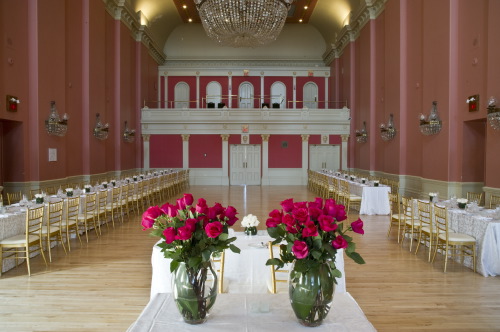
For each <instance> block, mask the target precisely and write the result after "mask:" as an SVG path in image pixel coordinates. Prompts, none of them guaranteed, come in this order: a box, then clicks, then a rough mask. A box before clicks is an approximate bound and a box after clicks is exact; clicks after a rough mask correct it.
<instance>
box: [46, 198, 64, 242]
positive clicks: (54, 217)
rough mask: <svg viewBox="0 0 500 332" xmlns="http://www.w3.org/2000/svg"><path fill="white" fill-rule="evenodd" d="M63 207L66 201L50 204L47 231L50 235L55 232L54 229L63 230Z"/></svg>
mask: <svg viewBox="0 0 500 332" xmlns="http://www.w3.org/2000/svg"><path fill="white" fill-rule="evenodd" d="M63 205H64V201H63V200H61V201H59V202H55V203H51V202H49V218H48V222H47V231H48V233H49V234H50V233H51V232H53V230H51V228H52V229H54V228H55V227H57V228H59V229H60V228H61V222H62V217H63Z"/></svg>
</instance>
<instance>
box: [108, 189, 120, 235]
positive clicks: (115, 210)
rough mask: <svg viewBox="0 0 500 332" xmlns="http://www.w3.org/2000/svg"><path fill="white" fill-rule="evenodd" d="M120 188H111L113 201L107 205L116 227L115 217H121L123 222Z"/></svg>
mask: <svg viewBox="0 0 500 332" xmlns="http://www.w3.org/2000/svg"><path fill="white" fill-rule="evenodd" d="M120 191H121V190H120V188H118V187H114V188H113V189H111V202H110V203H108V204H107V205H106V210H107V211H108V212H109V213H111V222H112V223H113V227H115V218H120V219H121V222H122V223H123V213H122V202H121V198H120V194H121V193H120Z"/></svg>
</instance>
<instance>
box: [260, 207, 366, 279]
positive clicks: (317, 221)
mask: <svg viewBox="0 0 500 332" xmlns="http://www.w3.org/2000/svg"><path fill="white" fill-rule="evenodd" d="M346 219H347V214H346V211H345V207H344V206H343V205H340V204H336V202H335V201H334V200H333V199H327V200H324V201H323V199H322V198H316V199H315V201H313V202H294V201H293V199H291V198H290V199H286V200H284V201H283V202H281V210H277V209H276V210H273V211H271V212H270V213H269V219H267V221H266V226H267V232H268V233H269V235H270V236H271V237H272V238H273V239H275V240H274V241H273V244H280V258H274V259H269V260H268V261H267V263H266V264H267V265H277V266H278V267H280V268H281V267H283V266H284V265H285V263H292V262H294V263H295V267H294V269H295V270H296V271H299V272H307V271H308V270H310V269H312V268H315V267H317V266H318V265H320V264H324V263H327V264H329V265H330V267H331V269H332V271H333V275H334V276H335V277H341V273H340V271H339V270H337V269H336V267H335V255H336V253H337V250H338V249H345V253H346V255H347V256H348V257H350V258H352V259H353V260H354V261H355V262H356V263H358V264H364V263H365V261H364V260H363V258H362V257H361V256H360V255H359V254H358V253H357V252H356V251H355V250H356V245H355V243H354V242H353V241H352V237H350V236H349V235H347V234H346V233H347V232H348V231H353V232H354V233H358V234H364V230H363V221H362V220H361V219H358V220H356V221H354V222H352V223H351V224H350V225H346V224H345V223H344V221H345V220H346Z"/></svg>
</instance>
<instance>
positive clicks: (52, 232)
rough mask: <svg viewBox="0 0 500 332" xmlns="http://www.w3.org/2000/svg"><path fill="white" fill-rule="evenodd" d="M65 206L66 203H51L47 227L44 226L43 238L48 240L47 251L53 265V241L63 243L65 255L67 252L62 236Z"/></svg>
mask: <svg viewBox="0 0 500 332" xmlns="http://www.w3.org/2000/svg"><path fill="white" fill-rule="evenodd" d="M63 204H64V201H62V200H61V201H59V202H55V203H51V202H49V208H48V212H49V213H48V218H47V222H46V224H45V225H43V226H42V238H44V239H46V240H47V241H46V245H47V251H48V253H49V262H51V263H52V250H51V243H52V241H56V243H57V242H58V241H59V242H61V244H62V246H63V249H64V253H66V254H67V252H66V246H65V245H64V240H63V236H62V225H61V222H62V217H63Z"/></svg>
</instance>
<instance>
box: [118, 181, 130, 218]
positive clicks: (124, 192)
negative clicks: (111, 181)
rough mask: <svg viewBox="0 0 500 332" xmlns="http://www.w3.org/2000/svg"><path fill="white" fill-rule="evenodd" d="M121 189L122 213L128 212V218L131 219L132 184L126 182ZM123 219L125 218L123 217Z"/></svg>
mask: <svg viewBox="0 0 500 332" xmlns="http://www.w3.org/2000/svg"><path fill="white" fill-rule="evenodd" d="M120 189H121V191H120V204H121V212H122V214H125V213H126V214H127V219H130V214H129V212H130V198H129V197H130V194H129V190H130V186H129V185H128V184H124V185H123V186H121V188H120ZM122 221H123V219H122Z"/></svg>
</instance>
